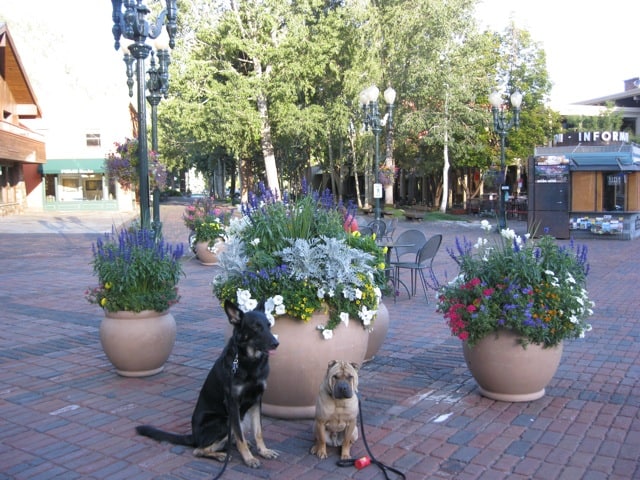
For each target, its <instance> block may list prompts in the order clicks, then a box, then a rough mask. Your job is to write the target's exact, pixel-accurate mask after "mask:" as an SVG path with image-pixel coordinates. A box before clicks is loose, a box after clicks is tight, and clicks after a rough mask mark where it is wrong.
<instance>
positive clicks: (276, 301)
mask: <svg viewBox="0 0 640 480" xmlns="http://www.w3.org/2000/svg"><path fill="white" fill-rule="evenodd" d="M282 302H284V298H282V295H274V296H273V304H274V305H276V306H277V305H282Z"/></svg>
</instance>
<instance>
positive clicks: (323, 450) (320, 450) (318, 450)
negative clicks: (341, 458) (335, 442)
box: [309, 445, 328, 460]
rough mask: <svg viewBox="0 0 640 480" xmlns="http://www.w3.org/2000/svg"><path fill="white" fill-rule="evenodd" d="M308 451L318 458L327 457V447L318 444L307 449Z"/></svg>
mask: <svg viewBox="0 0 640 480" xmlns="http://www.w3.org/2000/svg"><path fill="white" fill-rule="evenodd" d="M309 453H311V454H312V455H315V456H316V457H318V458H320V459H321V460H324V459H325V458H327V457H328V455H327V447H326V446H324V447H321V446H318V445H314V446H313V447H311V448H310V449H309Z"/></svg>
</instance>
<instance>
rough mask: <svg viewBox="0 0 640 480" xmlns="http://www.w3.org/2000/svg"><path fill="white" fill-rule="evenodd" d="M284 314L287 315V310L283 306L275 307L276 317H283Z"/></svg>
mask: <svg viewBox="0 0 640 480" xmlns="http://www.w3.org/2000/svg"><path fill="white" fill-rule="evenodd" d="M285 313H287V309H286V308H285V306H284V304H282V303H281V304H280V305H276V315H284V314H285Z"/></svg>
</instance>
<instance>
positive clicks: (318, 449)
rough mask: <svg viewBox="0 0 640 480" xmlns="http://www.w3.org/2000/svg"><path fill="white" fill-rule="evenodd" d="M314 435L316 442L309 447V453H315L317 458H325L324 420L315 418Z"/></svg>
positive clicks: (325, 432) (325, 431) (325, 433)
mask: <svg viewBox="0 0 640 480" xmlns="http://www.w3.org/2000/svg"><path fill="white" fill-rule="evenodd" d="M314 430H315V437H316V443H315V444H314V445H313V446H312V447H311V450H310V452H311V454H315V455H316V456H317V457H318V458H323V459H324V458H327V437H326V435H327V430H326V428H325V424H324V421H322V420H320V419H316V421H315V428H314Z"/></svg>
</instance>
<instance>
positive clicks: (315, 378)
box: [262, 313, 369, 419]
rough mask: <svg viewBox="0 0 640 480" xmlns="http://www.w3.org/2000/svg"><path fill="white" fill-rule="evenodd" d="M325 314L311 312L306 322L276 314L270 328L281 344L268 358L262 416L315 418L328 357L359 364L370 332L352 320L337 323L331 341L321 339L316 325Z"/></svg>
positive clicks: (325, 320)
mask: <svg viewBox="0 0 640 480" xmlns="http://www.w3.org/2000/svg"><path fill="white" fill-rule="evenodd" d="M327 320H328V318H327V315H326V314H324V313H316V314H314V315H313V316H312V317H311V319H310V320H309V321H308V322H302V321H300V320H295V319H293V318H291V317H288V316H281V317H277V319H276V323H275V325H274V326H273V328H272V329H271V331H272V332H273V333H274V334H275V335H277V337H278V341H279V342H280V346H279V347H278V349H277V350H276V351H275V352H274V354H273V355H271V356H270V357H269V364H270V367H271V370H270V373H269V378H268V379H267V389H266V391H265V393H264V397H263V399H262V411H263V412H264V414H265V415H269V416H272V417H278V418H287V419H297V418H314V416H315V405H316V400H317V398H318V392H319V390H320V385H321V383H322V379H323V378H324V376H325V374H326V372H327V365H328V364H329V361H330V360H346V361H348V362H355V363H358V364H359V365H362V362H363V361H364V357H365V353H366V351H367V345H368V340H369V333H368V332H367V330H365V329H364V328H363V327H362V324H361V323H360V322H359V321H358V320H355V319H352V320H351V321H350V322H349V326H348V327H346V326H345V325H344V324H341V325H339V326H338V327H337V328H336V329H335V330H334V334H333V338H332V339H330V340H324V339H323V338H322V335H321V334H320V332H319V331H318V330H317V329H316V326H317V325H325V324H326V323H327Z"/></svg>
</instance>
